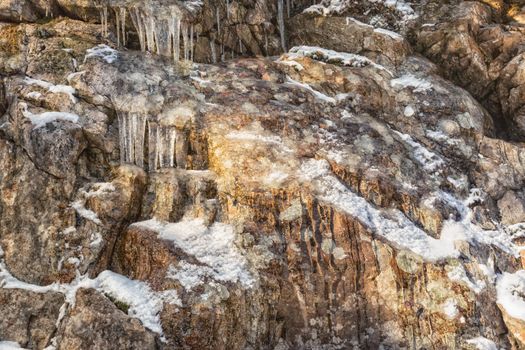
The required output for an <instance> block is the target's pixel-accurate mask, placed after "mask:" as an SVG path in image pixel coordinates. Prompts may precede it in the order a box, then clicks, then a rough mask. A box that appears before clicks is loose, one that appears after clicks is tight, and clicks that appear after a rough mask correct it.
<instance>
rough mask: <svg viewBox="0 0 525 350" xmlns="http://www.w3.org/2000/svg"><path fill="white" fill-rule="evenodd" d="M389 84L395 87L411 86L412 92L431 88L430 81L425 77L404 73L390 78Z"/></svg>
mask: <svg viewBox="0 0 525 350" xmlns="http://www.w3.org/2000/svg"><path fill="white" fill-rule="evenodd" d="M390 86H392V87H393V88H395V89H405V88H412V91H414V92H426V91H429V90H431V89H432V83H430V82H429V81H427V80H425V79H420V78H417V77H415V76H414V75H412V74H405V75H403V76H401V77H399V78H396V79H392V80H390Z"/></svg>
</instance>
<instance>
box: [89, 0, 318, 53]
mask: <svg viewBox="0 0 525 350" xmlns="http://www.w3.org/2000/svg"><path fill="white" fill-rule="evenodd" d="M274 1H275V6H276V11H277V12H276V17H275V20H276V24H277V27H278V31H279V38H280V46H281V48H282V50H283V52H286V50H287V44H286V33H285V19H286V18H287V17H290V14H291V11H292V10H293V9H295V8H297V7H298V6H302V5H304V4H303V3H304V2H305V1H300V0H274ZM232 2H233V1H232V0H225V3H224V7H222V6H216V7H215V9H214V17H215V27H214V30H213V31H214V32H215V34H213V35H211V36H210V37H209V46H210V57H209V59H210V60H211V61H212V62H217V61H218V60H221V61H224V60H225V59H226V57H227V56H228V57H230V54H229V53H228V52H227V49H226V47H225V44H224V38H226V37H231V36H232V35H233V36H234V37H235V36H237V33H236V31H235V30H234V31H231V32H227V30H228V26H227V25H224V24H223V23H221V21H222V20H224V17H225V19H226V20H229V19H230V15H231V14H230V8H231V3H232ZM315 3H317V1H311V2H310V1H309V2H308V4H315ZM203 6H204V5H203V1H200V0H190V1H180V2H177V3H170V4H166V3H164V2H163V1H161V0H147V1H138V0H98V2H97V7H98V9H99V12H100V23H101V27H102V30H101V31H102V35H103V36H104V37H108V36H109V35H110V26H111V27H112V28H113V29H114V33H115V36H116V39H117V43H118V45H119V46H126V44H127V42H128V30H127V29H129V28H130V24H131V25H132V26H133V28H134V30H135V32H136V35H137V36H138V39H139V43H140V48H141V50H142V51H149V52H152V53H155V54H158V55H162V56H165V57H173V59H174V61H175V62H177V61H180V60H193V58H194V46H195V43H196V41H197V39H198V37H199V33H198V32H196V27H197V26H196V25H195V24H194V18H195V15H196V14H197V13H198V12H199V11H201V9H202V7H203ZM264 35H265V42H266V43H265V50H266V52H268V33H267V32H266V29H265V33H264ZM237 41H238V46H239V47H238V48H235V47H229V49H230V50H231V58H235V52H236V51H237V52H239V53H240V54H241V55H242V54H243V53H244V52H245V51H246V44H245V43H244V42H243V41H242V39H241V38H240V37H238V40H237ZM232 42H235V40H234V41H232ZM216 46H218V48H217V47H216ZM233 46H235V45H233Z"/></svg>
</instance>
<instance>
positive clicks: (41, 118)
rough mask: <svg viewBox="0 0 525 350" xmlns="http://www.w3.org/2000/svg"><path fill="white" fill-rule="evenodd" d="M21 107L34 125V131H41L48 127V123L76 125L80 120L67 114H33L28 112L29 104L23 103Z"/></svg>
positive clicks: (71, 114) (74, 115) (73, 115)
mask: <svg viewBox="0 0 525 350" xmlns="http://www.w3.org/2000/svg"><path fill="white" fill-rule="evenodd" d="M20 105H21V106H22V107H23V110H22V114H23V115H24V117H26V118H27V119H29V120H30V121H31V123H32V124H33V129H39V128H41V127H44V126H46V124H47V123H52V122H55V121H59V120H60V121H68V122H71V123H74V124H76V123H78V120H79V118H80V117H79V116H78V115H76V114H73V113H66V112H44V113H40V114H33V113H31V112H29V111H28V110H27V104H25V103H21V104H20Z"/></svg>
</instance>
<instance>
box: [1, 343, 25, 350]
mask: <svg viewBox="0 0 525 350" xmlns="http://www.w3.org/2000/svg"><path fill="white" fill-rule="evenodd" d="M14 349H18V350H20V349H25V348H22V347H21V346H20V344H18V343H17V342H14V341H0V350H14Z"/></svg>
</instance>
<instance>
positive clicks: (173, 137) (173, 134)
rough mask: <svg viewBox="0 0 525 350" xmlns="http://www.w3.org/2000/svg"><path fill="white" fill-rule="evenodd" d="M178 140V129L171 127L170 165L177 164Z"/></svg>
mask: <svg viewBox="0 0 525 350" xmlns="http://www.w3.org/2000/svg"><path fill="white" fill-rule="evenodd" d="M176 141H177V129H175V128H171V130H170V131H169V145H170V147H169V148H168V149H169V165H170V167H172V168H173V167H174V166H175V144H176V143H175V142H176Z"/></svg>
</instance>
